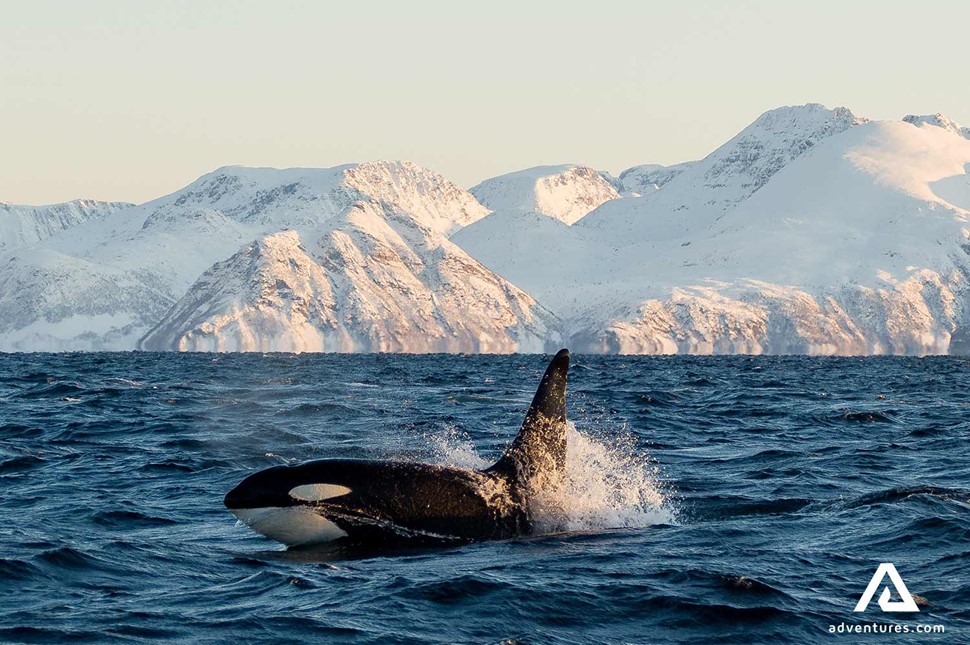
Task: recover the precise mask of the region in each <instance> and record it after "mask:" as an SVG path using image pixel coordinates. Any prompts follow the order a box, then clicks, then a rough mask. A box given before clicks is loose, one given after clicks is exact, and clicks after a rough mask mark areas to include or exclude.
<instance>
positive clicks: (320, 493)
mask: <svg viewBox="0 0 970 645" xmlns="http://www.w3.org/2000/svg"><path fill="white" fill-rule="evenodd" d="M349 492H350V489H349V488H347V487H346V486H338V485H337V484H302V485H300V486H296V487H294V488H292V489H290V497H292V498H293V499H298V500H300V501H302V502H322V501H323V500H325V499H331V498H333V497H340V496H341V495H346V494H347V493H349Z"/></svg>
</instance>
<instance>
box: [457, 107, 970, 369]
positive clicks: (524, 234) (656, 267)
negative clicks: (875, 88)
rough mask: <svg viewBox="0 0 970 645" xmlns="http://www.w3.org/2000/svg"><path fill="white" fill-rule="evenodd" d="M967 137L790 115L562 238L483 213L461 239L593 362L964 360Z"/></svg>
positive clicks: (602, 210)
mask: <svg viewBox="0 0 970 645" xmlns="http://www.w3.org/2000/svg"><path fill="white" fill-rule="evenodd" d="M793 133H794V134H793ZM967 143H968V141H967V140H966V139H965V138H963V137H962V136H960V134H959V132H955V131H954V130H953V129H952V128H948V127H945V126H943V125H941V126H936V127H934V126H932V125H930V124H929V123H925V122H921V123H919V124H917V125H915V126H914V124H911V123H906V122H877V123H867V122H866V120H865V119H860V118H857V117H854V116H852V115H851V113H849V112H848V111H847V110H842V109H839V110H832V111H825V110H824V109H822V108H821V107H820V106H814V105H810V106H804V107H802V108H783V109H781V110H776V111H773V112H772V113H768V114H767V115H764V116H762V117H761V118H759V119H758V120H757V121H755V123H753V124H752V125H751V126H749V127H748V128H746V129H745V131H743V132H742V133H741V134H740V135H739V136H738V137H735V138H734V139H732V141H731V142H729V143H728V144H725V146H722V148H720V149H719V150H718V151H716V152H715V153H713V154H712V155H710V156H709V157H707V158H706V159H704V160H701V161H699V162H695V163H694V164H691V165H690V166H689V167H688V168H687V169H685V170H683V172H681V173H680V174H679V175H678V176H677V177H674V178H673V179H670V180H669V181H668V182H667V183H666V184H665V185H663V186H662V187H660V188H659V189H655V190H654V192H653V194H651V195H649V196H645V197H639V198H635V197H634V198H626V199H620V200H614V201H610V202H607V203H605V204H604V205H603V206H601V207H599V208H598V209H596V210H594V211H593V212H592V213H591V214H590V215H588V216H587V217H586V218H583V219H581V220H580V221H579V222H577V223H576V224H575V225H573V226H571V227H558V228H555V227H550V226H546V227H543V228H542V229H541V231H540V230H539V229H538V223H537V222H535V221H532V222H525V221H522V220H521V219H518V220H514V221H513V220H511V219H509V220H507V221H505V222H504V223H503V225H501V226H495V227H494V230H493V231H486V230H485V225H486V223H487V222H488V219H485V220H482V221H480V222H479V223H478V224H476V225H475V226H472V227H468V228H467V229H465V230H464V231H462V232H460V233H459V234H458V235H456V237H455V241H457V242H458V243H460V244H462V246H463V248H465V249H467V250H469V252H470V253H471V254H472V255H473V256H475V257H476V258H478V259H479V260H481V261H482V262H483V263H484V264H485V265H486V266H488V267H489V268H490V269H492V270H494V271H496V272H498V273H499V274H501V275H503V276H505V277H507V278H509V279H510V280H512V281H513V282H514V283H516V284H517V285H519V286H520V287H522V288H523V289H525V290H526V291H527V292H529V293H530V294H532V295H533V296H535V297H536V298H537V299H538V300H539V302H541V303H543V304H544V305H545V306H547V307H549V308H550V309H551V310H552V311H554V312H555V313H556V314H557V315H558V316H559V317H560V319H561V324H562V328H563V329H564V330H565V333H566V335H567V337H569V338H570V344H571V345H572V346H573V347H577V348H580V349H585V350H587V351H596V352H602V351H608V352H631V353H670V352H691V353H729V352H745V353H748V352H751V353H762V352H774V353H789V352H794V353H818V354H830V353H850V354H857V353H907V354H924V353H939V352H947V351H966V349H965V347H966V342H965V341H963V340H961V338H963V337H970V335H968V334H967V329H968V328H970V312H968V311H967V307H966V306H965V304H964V303H965V302H966V301H967V297H968V291H967V276H968V275H970V269H968V255H967V253H968V250H970V244H968V239H970V226H968V225H967V221H966V218H967V215H968V210H967V209H968V208H970V178H968V174H967V169H968V168H970V146H968V145H967ZM658 204H659V206H658ZM478 231H482V232H483V234H482V235H476V233H477V232H478ZM500 234H501V235H503V236H504V238H505V239H510V240H511V239H514V240H516V243H515V244H509V245H502V244H499V243H496V242H495V241H494V239H495V237H497V236H498V235H500ZM553 265H554V266H555V267H556V270H551V269H550V268H549V267H550V266H553ZM961 347H962V348H963V349H961Z"/></svg>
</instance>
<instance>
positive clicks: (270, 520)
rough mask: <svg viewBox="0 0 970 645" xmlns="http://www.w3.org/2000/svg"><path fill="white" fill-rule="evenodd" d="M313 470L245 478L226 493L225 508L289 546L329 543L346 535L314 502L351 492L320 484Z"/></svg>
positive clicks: (280, 469) (279, 470)
mask: <svg viewBox="0 0 970 645" xmlns="http://www.w3.org/2000/svg"><path fill="white" fill-rule="evenodd" d="M315 470H316V469H312V470H311V469H308V468H307V467H306V465H301V466H275V467H273V468H267V469H266V470H261V471H259V472H257V473H253V474H252V475H250V476H248V477H246V478H245V479H244V480H242V481H241V482H240V483H239V485H238V486H236V487H235V488H233V489H232V490H231V491H229V492H228V493H227V494H226V497H225V500H224V503H225V505H226V508H228V509H229V511H230V512H231V513H232V514H233V515H235V516H236V518H237V519H238V520H239V521H240V522H242V523H243V524H245V525H247V526H248V527H249V528H251V529H252V530H254V531H256V532H257V533H260V534H262V535H265V536H266V537H268V538H270V539H273V540H276V541H277V542H282V543H283V544H286V545H289V546H297V545H304V544H316V543H320V542H329V541H331V540H336V539H337V538H341V537H345V536H346V535H347V533H346V532H345V531H344V530H343V529H341V528H340V527H339V526H337V525H336V524H335V523H334V522H332V521H331V520H329V519H327V517H326V515H325V513H324V512H322V511H321V510H320V509H319V508H317V507H316V503H318V502H322V501H325V500H330V499H334V498H339V497H342V496H344V495H347V494H349V493H350V492H351V489H350V488H348V487H346V486H342V485H340V484H335V483H330V482H326V481H321V478H320V476H319V475H315V474H314V471H315Z"/></svg>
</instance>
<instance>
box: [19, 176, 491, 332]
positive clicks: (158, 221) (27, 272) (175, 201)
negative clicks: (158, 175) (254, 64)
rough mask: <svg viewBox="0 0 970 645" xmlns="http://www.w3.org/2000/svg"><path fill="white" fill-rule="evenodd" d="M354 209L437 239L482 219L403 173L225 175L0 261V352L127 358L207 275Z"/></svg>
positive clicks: (444, 189) (477, 211)
mask: <svg viewBox="0 0 970 645" xmlns="http://www.w3.org/2000/svg"><path fill="white" fill-rule="evenodd" d="M361 200H373V201H376V202H379V203H380V204H383V205H387V206H388V207H389V208H393V209H396V210H398V211H400V212H404V213H408V215H409V216H410V217H411V218H412V219H413V220H414V221H415V222H416V223H417V224H419V225H421V226H423V227H425V228H427V229H428V230H431V231H435V232H437V233H439V234H441V233H448V232H451V231H453V230H456V229H458V228H460V227H461V226H463V225H465V224H467V223H470V222H473V221H475V220H477V219H479V218H481V217H484V216H485V215H486V214H487V213H488V210H487V209H486V208H485V207H483V206H482V205H481V204H479V203H478V202H477V201H476V200H475V198H474V197H472V196H471V195H470V194H469V193H468V192H467V191H465V190H463V189H461V188H459V187H458V186H457V185H455V184H453V183H452V182H450V181H448V180H447V179H445V178H444V177H442V176H441V175H439V174H437V173H434V172H432V171H429V170H426V169H424V168H421V167H419V166H417V165H416V164H413V163H410V162H373V163H365V164H359V165H350V166H341V167H337V168H329V169H287V170H277V169H272V168H240V167H228V168H221V169H219V170H217V171H215V172H213V173H210V174H208V175H205V176H203V177H201V178H199V179H198V180H196V181H195V182H193V183H191V184H190V185H188V186H186V187H185V188H183V189H182V190H180V191H177V192H175V193H173V194H171V195H168V196H165V197H162V198H159V199H157V200H154V201H152V202H148V203H146V204H142V205H139V206H136V207H132V208H127V209H124V210H120V211H117V212H114V213H109V214H107V215H106V216H103V217H99V218H92V219H89V220H88V221H85V222H82V223H79V224H77V225H75V226H73V227H72V228H71V229H70V231H69V232H68V233H69V234H68V233H63V234H55V235H53V236H51V237H50V238H49V239H47V240H45V241H43V242H42V243H39V244H38V245H35V246H34V247H31V248H30V249H29V252H27V250H26V249H20V250H14V251H13V252H7V253H0V266H3V272H2V274H0V349H2V350H8V351H10V350H13V351H17V350H41V349H56V350H62V349H132V348H134V347H135V345H136V343H137V341H138V339H139V338H141V337H142V336H143V335H144V334H145V333H146V332H147V331H148V330H149V329H151V328H152V327H154V326H155V325H156V324H157V323H158V321H159V320H160V319H161V318H162V316H163V315H164V313H165V312H166V311H168V309H169V308H171V307H172V306H173V305H174V304H175V303H176V302H177V301H178V300H179V299H180V298H181V297H182V296H183V295H184V294H185V292H186V290H187V289H188V288H189V286H191V285H192V284H193V283H194V282H195V281H196V279H198V278H199V276H200V275H201V274H202V272H203V271H205V270H206V269H208V268H209V267H210V266H211V265H212V264H213V263H215V262H218V261H221V260H225V259H226V258H229V257H230V256H232V255H233V254H234V253H236V252H237V251H238V250H239V248H240V247H241V246H243V245H244V244H246V243H248V242H250V241H252V240H255V239H258V238H260V237H263V236H266V235H270V234H272V233H276V232H278V231H281V230H288V229H294V230H297V231H299V232H301V233H302V232H312V231H314V230H315V229H318V228H320V227H324V226H326V225H327V224H328V222H330V221H331V220H333V219H334V218H336V217H338V216H340V215H341V214H343V213H345V212H346V211H347V210H348V209H350V208H351V207H352V206H353V205H354V204H356V203H357V202H359V201H361Z"/></svg>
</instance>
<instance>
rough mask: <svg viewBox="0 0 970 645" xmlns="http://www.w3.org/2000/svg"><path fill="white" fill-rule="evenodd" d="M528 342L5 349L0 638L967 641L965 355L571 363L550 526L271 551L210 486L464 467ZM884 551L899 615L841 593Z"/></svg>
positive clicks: (534, 366) (539, 363) (493, 427)
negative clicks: (557, 506)
mask: <svg viewBox="0 0 970 645" xmlns="http://www.w3.org/2000/svg"><path fill="white" fill-rule="evenodd" d="M547 360H548V358H547V357H546V358H544V357H540V356H389V355H365V356H336V355H300V356H292V355H187V354H164V355H161V354H148V353H136V354H59V355H41V354H36V355H0V641H2V642H22V641H25V642H56V641H71V642H85V641H88V642H146V641H155V640H174V641H184V642H281V641H296V642H321V643H344V642H346V643H458V642H461V643H499V642H503V641H505V642H521V643H599V642H603V643H621V642H624V643H654V642H663V643H695V642H739V643H741V642H743V643H752V642H755V643H756V642H804V643H814V642H827V641H833V642H867V643H872V642H879V643H882V642H970V378H968V374H970V363H968V362H967V361H966V360H963V359H948V358H925V359H890V358H870V359H831V358H825V359H823V358H768V357H755V358H752V357H723V358H715V357H709V358H708V357H703V358H700V357H671V358H654V357H636V358H634V357H600V356H574V357H573V366H572V368H571V371H570V379H571V380H570V387H569V397H568V411H569V417H570V419H571V422H572V424H573V426H572V428H571V430H570V439H569V442H570V445H569V466H568V470H569V473H568V476H569V479H570V486H569V488H568V494H567V498H566V499H565V500H564V501H563V503H564V504H565V506H566V508H567V509H568V527H567V529H568V530H566V531H562V530H561V527H559V529H560V530H558V531H557V532H552V533H546V534H539V535H533V536H529V537H523V538H519V539H514V540H508V541H501V542H481V543H476V544H469V545H465V546H460V547H454V546H452V547H448V548H415V549H397V550H394V551H374V550H361V549H354V548H339V547H327V548H316V549H304V550H289V551H287V550H285V549H283V548H282V547H281V546H279V545H277V544H275V543H273V542H271V541H269V540H267V539H265V538H262V537H260V536H258V535H256V534H255V533H252V532H251V531H250V530H248V529H247V528H245V527H243V526H239V525H237V524H236V522H235V519H234V518H233V517H232V516H231V515H230V514H229V513H228V512H227V511H226V510H225V509H224V508H223V506H222V497H223V495H224V494H225V493H226V491H228V490H229V489H230V488H231V487H232V486H233V485H235V484H236V483H237V482H238V481H239V480H240V479H242V478H243V477H244V476H246V475H247V474H249V473H251V472H254V471H256V470H258V469H261V468H265V467H268V466H271V465H275V464H280V463H293V462H299V461H303V460H308V459H317V458H324V457H363V458H373V459H387V458H395V459H413V460H422V461H435V462H442V463H448V464H452V465H462V466H469V467H476V466H481V465H484V464H487V463H489V462H491V461H492V460H494V459H495V458H496V457H497V456H498V454H499V453H500V452H501V451H502V449H503V448H504V447H505V445H506V444H507V443H508V442H509V441H510V440H511V438H512V437H513V435H514V434H515V432H516V430H517V428H518V425H519V423H520V421H521V418H522V415H523V414H524V411H525V409H526V407H527V406H528V403H529V401H530V399H531V397H532V394H533V392H534V389H535V387H536V385H537V382H538V378H539V376H540V374H541V372H542V370H543V369H544V368H545V364H546V361H547ZM883 562H892V563H893V564H894V565H895V567H896V569H897V570H898V572H899V574H900V576H901V577H902V579H903V580H904V581H905V584H906V586H907V587H908V590H909V591H910V592H911V593H912V594H914V595H915V597H916V599H917V602H918V604H919V609H920V611H919V612H918V613H916V614H912V613H909V614H904V613H884V612H882V611H881V610H880V608H879V606H878V604H877V602H876V600H875V599H874V600H873V602H872V603H871V605H870V606H869V608H868V610H867V611H866V612H864V613H854V612H853V608H854V606H855V604H856V602H857V601H858V600H859V597H860V596H861V595H862V593H863V591H864V590H865V588H866V586H867V585H868V584H869V581H870V579H871V578H872V576H873V574H874V573H875V571H876V568H877V567H878V566H879V564H880V563H883ZM887 582H888V579H887ZM882 586H884V585H881V586H880V590H881V588H882ZM878 597H879V593H877V594H876V598H878ZM893 597H894V598H895V597H896V596H895V594H894V596H893ZM874 623H875V624H877V625H879V626H882V627H883V628H885V626H890V627H889V628H893V629H899V630H900V632H901V633H893V634H884V633H880V634H844V633H841V634H840V633H835V634H832V633H830V630H832V629H837V628H839V627H840V626H841V627H842V628H843V629H845V626H846V625H847V626H849V627H853V626H855V625H860V626H861V625H870V629H872V627H871V625H872V624H874ZM939 626H942V628H943V629H945V632H944V633H943V634H939V633H936V634H917V633H916V632H915V630H916V629H917V628H927V627H932V628H935V629H939ZM904 629H908V630H909V632H908V633H902V630H904Z"/></svg>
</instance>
